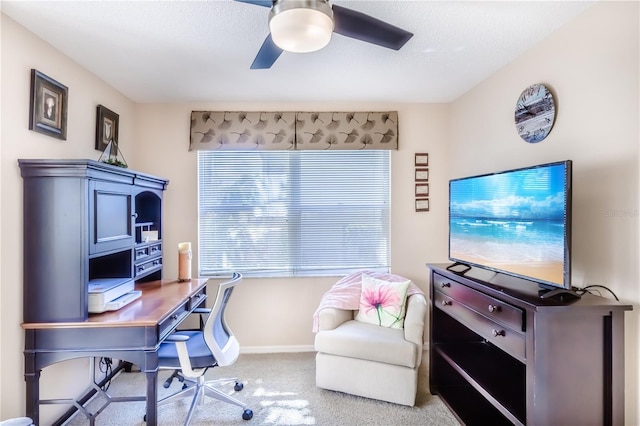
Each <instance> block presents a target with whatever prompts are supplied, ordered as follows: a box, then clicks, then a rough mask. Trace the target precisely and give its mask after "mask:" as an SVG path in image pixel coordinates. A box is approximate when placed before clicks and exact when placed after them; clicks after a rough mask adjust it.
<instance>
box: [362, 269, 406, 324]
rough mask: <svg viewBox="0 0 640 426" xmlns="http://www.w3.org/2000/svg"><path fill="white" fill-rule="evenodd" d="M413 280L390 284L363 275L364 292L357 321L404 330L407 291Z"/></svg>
mask: <svg viewBox="0 0 640 426" xmlns="http://www.w3.org/2000/svg"><path fill="white" fill-rule="evenodd" d="M409 284H411V280H407V281H400V282H390V281H384V280H379V279H377V278H373V277H370V276H369V275H366V274H362V292H361V293H360V308H359V311H358V315H356V320H357V321H362V322H366V323H369V324H376V325H381V326H383V327H390V328H403V327H404V315H405V312H406V308H407V307H406V301H407V290H408V289H409Z"/></svg>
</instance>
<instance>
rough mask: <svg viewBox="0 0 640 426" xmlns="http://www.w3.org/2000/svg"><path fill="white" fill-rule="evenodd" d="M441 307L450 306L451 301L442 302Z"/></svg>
mask: <svg viewBox="0 0 640 426" xmlns="http://www.w3.org/2000/svg"><path fill="white" fill-rule="evenodd" d="M442 306H451V301H450V300H443V301H442Z"/></svg>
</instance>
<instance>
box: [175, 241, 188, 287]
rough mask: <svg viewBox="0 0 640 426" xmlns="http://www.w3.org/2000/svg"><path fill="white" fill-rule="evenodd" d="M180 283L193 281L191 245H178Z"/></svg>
mask: <svg viewBox="0 0 640 426" xmlns="http://www.w3.org/2000/svg"><path fill="white" fill-rule="evenodd" d="M178 281H179V282H183V281H191V243H180V244H178Z"/></svg>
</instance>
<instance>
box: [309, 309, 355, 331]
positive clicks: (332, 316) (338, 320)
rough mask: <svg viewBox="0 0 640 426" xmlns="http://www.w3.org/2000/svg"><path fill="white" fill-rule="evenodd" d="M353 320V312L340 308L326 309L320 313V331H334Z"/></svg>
mask: <svg viewBox="0 0 640 426" xmlns="http://www.w3.org/2000/svg"><path fill="white" fill-rule="evenodd" d="M352 319H353V311H351V310H347V309H338V308H324V309H322V310H320V312H319V313H318V325H319V327H318V331H322V330H333V329H334V328H336V327H337V326H339V325H340V324H342V323H344V322H347V321H349V320H352Z"/></svg>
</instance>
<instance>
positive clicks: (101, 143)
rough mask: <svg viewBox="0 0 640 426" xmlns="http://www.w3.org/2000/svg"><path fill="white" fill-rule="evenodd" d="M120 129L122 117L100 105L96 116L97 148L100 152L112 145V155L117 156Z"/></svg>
mask: <svg viewBox="0 0 640 426" xmlns="http://www.w3.org/2000/svg"><path fill="white" fill-rule="evenodd" d="M119 127H120V116H119V115H118V114H116V113H115V112H113V111H111V110H110V109H109V108H107V107H105V106H104V105H98V108H97V114H96V146H95V148H96V149H97V150H98V151H104V150H105V149H106V148H107V145H109V143H110V142H113V144H112V150H114V151H113V152H112V153H111V154H112V155H117V154H118V152H117V146H118V129H119Z"/></svg>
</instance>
